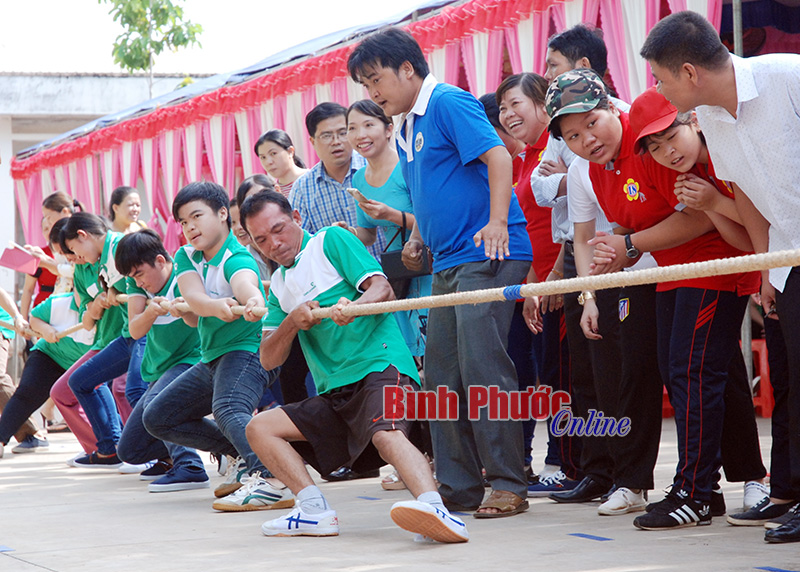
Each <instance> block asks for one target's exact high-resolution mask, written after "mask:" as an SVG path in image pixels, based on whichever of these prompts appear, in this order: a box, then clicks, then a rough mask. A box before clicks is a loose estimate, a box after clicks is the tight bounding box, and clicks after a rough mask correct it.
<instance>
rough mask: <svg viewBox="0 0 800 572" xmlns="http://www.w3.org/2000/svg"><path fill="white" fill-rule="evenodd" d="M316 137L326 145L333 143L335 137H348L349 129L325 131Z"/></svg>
mask: <svg viewBox="0 0 800 572" xmlns="http://www.w3.org/2000/svg"><path fill="white" fill-rule="evenodd" d="M315 139H318V140H319V141H320V142H322V143H325V144H326V145H330V144H331V143H333V140H334V139H339V140H341V141H344V140H345V139H347V129H346V128H345V129H340V130H339V131H325V132H323V133H320V134H319V135H317V136H316V137H315Z"/></svg>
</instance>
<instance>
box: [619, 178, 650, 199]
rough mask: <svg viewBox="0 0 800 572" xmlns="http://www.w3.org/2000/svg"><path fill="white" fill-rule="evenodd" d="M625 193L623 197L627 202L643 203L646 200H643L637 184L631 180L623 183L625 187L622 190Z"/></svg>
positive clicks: (642, 194)
mask: <svg viewBox="0 0 800 572" xmlns="http://www.w3.org/2000/svg"><path fill="white" fill-rule="evenodd" d="M623 190H624V191H625V196H626V197H628V200H629V201H631V202H633V201H642V202H644V201H645V200H646V199H645V198H644V193H640V192H639V183H637V182H636V181H634V180H633V179H628V180H627V181H625V186H624V188H623Z"/></svg>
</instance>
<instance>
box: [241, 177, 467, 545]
mask: <svg viewBox="0 0 800 572" xmlns="http://www.w3.org/2000/svg"><path fill="white" fill-rule="evenodd" d="M240 216H241V222H242V226H244V228H245V229H246V230H247V231H248V233H249V234H250V236H251V238H252V240H253V243H254V244H255V246H256V247H257V248H258V249H259V250H260V251H261V252H262V253H263V254H264V255H265V256H267V257H268V258H270V259H272V260H274V261H275V262H277V263H278V264H280V265H281V266H280V267H279V268H278V270H276V271H275V273H274V274H273V275H272V283H271V285H270V294H269V301H268V303H267V308H268V310H269V314H268V315H267V317H266V318H265V319H264V335H263V338H262V341H261V349H260V358H261V364H262V365H263V366H264V367H265V368H267V369H272V368H275V367H278V366H279V365H281V364H282V363H283V362H284V360H286V357H287V356H288V354H289V350H290V348H291V345H292V341H293V340H294V338H295V336H299V339H300V345H301V347H302V348H303V353H304V354H305V357H306V360H307V361H308V366H309V369H310V370H311V373H312V375H313V376H314V382H315V384H316V386H317V391H318V393H319V395H317V396H316V397H311V398H308V399H306V400H304V401H301V402H299V403H292V404H289V405H286V406H284V407H281V408H279V409H272V410H270V411H266V412H264V413H261V414H260V415H258V416H256V417H255V418H253V420H252V421H251V422H250V423H249V424H248V426H247V438H248V441H249V442H250V445H251V447H252V448H253V451H255V452H256V454H257V455H258V456H259V458H260V459H261V460H262V461H263V462H264V464H265V465H266V466H267V467H269V469H270V471H272V473H273V474H274V475H275V476H276V477H277V478H278V479H280V480H281V481H283V482H284V483H286V485H288V486H289V488H290V489H291V490H292V492H294V493H295V494H296V495H297V506H296V507H295V509H294V510H292V512H290V513H289V514H287V515H285V516H283V517H281V518H277V519H275V520H270V521H267V522H265V523H264V524H263V526H262V527H261V528H262V531H263V532H264V534H265V535H267V536H334V535H337V534H338V533H339V524H338V520H337V517H336V511H334V510H333V509H332V508H331V507H330V506H329V505H328V503H327V501H326V500H325V497H324V496H323V495H322V492H321V491H320V490H319V488H317V487H316V486H315V485H314V481H313V480H312V478H311V476H310V475H309V473H308V471H307V470H306V468H305V466H304V463H303V461H304V460H305V461H306V462H308V463H309V464H310V465H311V466H312V467H314V468H315V469H316V470H317V471H319V472H320V474H323V475H327V474H328V473H330V472H331V471H333V470H335V469H336V468H338V467H341V466H343V465H346V466H348V467H352V468H353V470H355V471H357V472H363V471H368V470H373V469H375V468H378V467H381V466H382V465H384V464H386V463H391V464H392V465H394V466H395V467H396V468H397V470H398V471H399V473H400V476H401V477H402V479H403V481H404V482H405V483H406V484H407V485H408V489H409V491H411V493H412V494H413V495H414V496H415V497H416V499H417V500H413V501H402V502H398V503H395V504H394V505H393V506H392V509H391V517H392V520H394V522H395V523H396V524H397V525H398V526H400V527H401V528H404V529H406V530H409V531H411V532H415V533H418V534H420V535H422V536H425V537H428V538H431V539H433V540H437V541H440V542H466V541H467V540H468V538H469V535H468V533H467V529H466V526H465V525H464V523H463V522H462V521H461V520H460V519H458V518H456V517H454V516H452V515H450V513H449V512H448V510H447V509H446V508H445V507H444V505H443V504H442V499H441V497H440V496H439V493H438V492H437V490H436V485H435V484H434V481H433V475H432V474H431V470H430V467H429V466H428V462H427V460H426V459H425V457H423V455H422V453H421V452H420V451H419V450H418V449H417V448H416V447H415V446H414V445H412V444H411V442H410V441H409V440H408V432H409V429H410V426H411V422H409V421H406V420H404V419H393V418H389V417H387V416H385V415H384V411H383V394H384V387H387V386H389V387H393V388H396V387H403V388H408V389H409V390H414V389H416V387H417V386H418V384H419V377H418V375H417V369H416V367H415V365H414V360H413V358H412V357H411V354H410V353H409V351H408V348H407V346H406V344H405V342H404V341H403V337H402V334H401V333H400V329H399V328H398V326H397V321H396V320H395V318H394V316H392V315H391V314H379V315H374V316H361V317H358V318H355V319H354V318H352V317H346V316H345V315H344V314H343V312H342V310H343V309H344V308H345V307H346V306H348V305H350V304H365V303H369V302H382V301H385V300H390V299H392V298H393V297H394V295H393V293H392V289H391V286H390V285H389V282H388V281H387V280H386V277H385V276H384V274H383V273H382V272H381V267H380V265H379V264H378V263H377V262H376V261H375V259H374V258H373V257H372V256H371V255H370V254H369V252H368V251H367V249H366V248H364V246H363V245H362V244H361V242H360V241H359V240H358V238H356V237H355V236H354V235H353V234H351V233H350V232H348V231H347V230H344V229H342V228H339V227H326V228H323V229H321V230H320V231H319V232H317V233H316V234H314V235H313V236H312V235H310V234H309V233H308V232H305V231H304V230H303V229H302V228H301V227H300V215H299V214H298V213H297V211H292V208H291V206H290V205H289V202H288V201H287V200H286V198H284V197H283V196H282V195H280V194H278V193H274V192H268V191H262V192H260V193H258V194H256V195H253V196H252V197H250V198H248V199H247V200H246V201H245V202H244V204H243V205H242V206H241V210H240ZM320 306H333V307H334V309H333V311H332V319H330V320H329V319H325V320H320V319H317V318H315V317H314V316H313V315H312V312H311V311H312V310H313V309H314V308H318V307H320Z"/></svg>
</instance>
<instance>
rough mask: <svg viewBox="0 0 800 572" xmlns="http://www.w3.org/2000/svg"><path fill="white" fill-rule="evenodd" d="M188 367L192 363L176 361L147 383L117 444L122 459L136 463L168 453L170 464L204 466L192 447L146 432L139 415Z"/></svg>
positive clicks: (161, 456)
mask: <svg viewBox="0 0 800 572" xmlns="http://www.w3.org/2000/svg"><path fill="white" fill-rule="evenodd" d="M131 361H133V360H131ZM190 367H191V365H189V364H188V363H179V364H178V365H176V366H173V367H171V368H170V369H168V370H167V371H166V372H165V373H164V375H162V376H161V377H160V378H159V379H158V380H156V381H154V382H152V383H150V384H148V385H147V386H146V389H145V392H144V395H143V396H142V398H141V399H139V401H138V402H137V403H136V405H135V406H134V408H133V412H132V413H131V416H130V417H129V418H128V422H127V423H126V424H125V428H124V429H123V430H122V437H120V440H119V443H118V445H117V452H118V454H119V456H120V458H121V459H122V460H123V461H125V462H126V463H132V464H134V465H139V464H141V463H146V462H147V461H150V460H152V459H165V458H166V457H168V456H169V457H172V463H173V464H174V465H175V466H178V465H184V466H193V467H198V468H200V469H202V468H203V461H202V460H200V455H198V454H197V452H196V451H195V450H194V449H189V448H187V447H184V446H182V445H176V444H175V443H170V442H169V441H161V440H160V439H157V438H155V437H153V436H152V435H150V433H148V432H147V429H145V426H144V423H143V422H142V415H144V412H145V410H146V409H147V406H148V405H149V404H150V403H151V402H152V401H153V400H154V399H155V398H156V397H157V396H158V394H159V393H161V391H163V390H164V388H166V387H168V386H169V385H170V384H171V383H172V382H173V381H175V379H177V378H178V377H179V376H180V375H181V374H183V373H184V372H185V371H186V370H188V369H189V368H190Z"/></svg>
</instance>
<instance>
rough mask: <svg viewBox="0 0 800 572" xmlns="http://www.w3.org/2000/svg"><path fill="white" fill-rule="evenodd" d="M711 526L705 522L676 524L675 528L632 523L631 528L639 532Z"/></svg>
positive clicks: (709, 522)
mask: <svg viewBox="0 0 800 572" xmlns="http://www.w3.org/2000/svg"><path fill="white" fill-rule="evenodd" d="M709 524H711V521H710V520H708V521H705V522H702V521H700V522H698V521H695V522H687V523H686V524H676V525H675V526H642V525H641V524H639V523H637V522H636V521H634V522H633V526H635V527H636V528H638V529H640V530H673V529H676V528H689V527H690V526H707V525H709Z"/></svg>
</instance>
